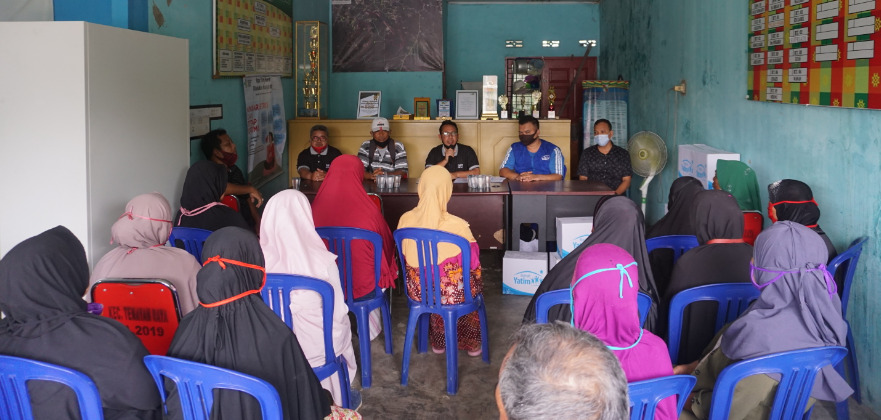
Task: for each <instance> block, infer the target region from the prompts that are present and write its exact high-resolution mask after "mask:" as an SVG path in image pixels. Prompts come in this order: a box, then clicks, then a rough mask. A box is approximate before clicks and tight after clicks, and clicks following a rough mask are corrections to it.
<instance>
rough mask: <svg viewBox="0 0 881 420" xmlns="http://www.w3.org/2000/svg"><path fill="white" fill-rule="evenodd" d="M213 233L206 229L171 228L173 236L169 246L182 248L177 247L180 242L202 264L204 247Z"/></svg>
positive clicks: (169, 238) (169, 237) (170, 237)
mask: <svg viewBox="0 0 881 420" xmlns="http://www.w3.org/2000/svg"><path fill="white" fill-rule="evenodd" d="M212 233H214V232H211V231H210V230H205V229H196V228H188V227H180V226H175V227H173V228H171V235H169V236H168V246H173V247H177V248H180V247H179V246H177V241H180V242H181V244H182V245H183V249H185V250H186V251H187V252H189V253H190V255H192V256H194V257H196V261H198V262H199V264H202V245H203V244H204V243H205V240H207V239H208V237H209V236H211V234H212Z"/></svg>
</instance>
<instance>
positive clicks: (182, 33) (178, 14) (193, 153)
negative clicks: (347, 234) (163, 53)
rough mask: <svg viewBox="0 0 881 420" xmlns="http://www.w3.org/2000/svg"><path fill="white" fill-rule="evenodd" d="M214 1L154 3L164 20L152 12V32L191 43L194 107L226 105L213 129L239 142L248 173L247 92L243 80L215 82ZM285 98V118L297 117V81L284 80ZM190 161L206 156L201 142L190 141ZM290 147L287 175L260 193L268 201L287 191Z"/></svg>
mask: <svg viewBox="0 0 881 420" xmlns="http://www.w3.org/2000/svg"><path fill="white" fill-rule="evenodd" d="M213 4H214V2H213V1H212V0H192V1H188V2H183V1H175V2H171V5H168V4H167V2H164V1H163V2H153V3H151V4H150V7H151V9H152V7H156V8H157V9H158V10H159V12H160V13H161V14H162V16H163V18H164V22H163V25H162V26H161V27H160V26H159V25H158V24H157V21H156V19H155V17H154V13H153V11H152V10H151V12H150V32H151V33H156V34H160V35H167V36H173V37H177V38H185V39H188V40H189V47H190V105H209V104H222V105H223V119H220V120H215V121H212V122H211V128H212V129H213V128H225V129H226V130H227V132H229V135H230V137H231V138H232V139H233V141H234V142H235V143H236V150H237V151H238V153H239V161H238V162H237V165H238V166H239V167H240V168H242V171H243V172H244V173H246V174H247V173H248V172H247V165H248V156H247V154H248V147H247V131H246V127H245V124H246V122H245V93H244V88H243V87H242V78H241V77H222V78H218V79H214V78H212V77H211V74H212V50H213V48H214V45H213V42H212V28H213V25H214V24H213V20H212V7H213V6H212V5H213ZM281 80H282V86H283V88H284V97H285V117H286V119H290V118H292V117H293V115H294V114H293V111H294V96H293V92H294V82H293V79H290V78H282V79H281ZM190 146H191V147H190V160H191V161H192V162H195V161H197V160H200V159H203V158H204V156H203V155H202V152H201V151H200V150H199V141H198V140H192V141H191V142H190ZM287 147H288V146H287V145H286V146H285V153H284V154H283V164H284V170H283V175H281V176H279V177H277V178H275V179H274V180H272V181H270V182H269V183H268V184H266V185H265V186H263V187H262V188H261V189H260V190H261V192H262V193H263V195H264V197H265V198H267V199H268V198H269V196H271V195H272V194H274V193H275V192H278V191H280V190H282V189H284V188H287V187H288V186H289V184H290V180H289V179H287V178H288V177H287V175H284V174H286V173H287V172H288V153H287V151H288V150H287Z"/></svg>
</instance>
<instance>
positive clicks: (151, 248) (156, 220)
mask: <svg viewBox="0 0 881 420" xmlns="http://www.w3.org/2000/svg"><path fill="white" fill-rule="evenodd" d="M171 223H172V221H171V207H170V206H169V205H168V200H166V199H165V197H163V196H162V194H159V193H155V192H154V193H150V194H141V195H139V196H137V197H135V198H133V199H132V200H131V201H129V202H128V204H126V205H125V213H123V214H122V216H120V217H119V219H118V220H117V221H116V223H114V224H113V227H112V228H110V232H111V238H112V239H111V242H112V243H116V244H119V246H117V247H116V248H115V249H113V250H111V251H110V252H108V253H107V254H106V255H104V257H103V258H101V260H100V261H98V264H96V265H95V269H94V270H93V271H92V276H91V278H89V289H90V290H91V287H92V285H93V284H95V283H96V282H98V280H102V279H122V278H126V279H163V280H167V281H168V282H169V283H171V285H172V286H174V288H175V289H176V290H177V297H178V300H179V301H180V310H181V315H185V314H187V313H189V312H190V311H192V310H193V309H195V308H196V306H197V305H198V304H199V299H198V297H197V296H196V273H198V272H199V269H200V268H202V267H201V266H200V265H199V263H198V262H197V261H196V259H195V258H193V256H192V255H190V254H188V253H187V252H186V251H184V250H182V249H178V248H175V247H171V246H165V242H167V241H168V235H169V234H170V233H171ZM87 295H88V293H87ZM87 299H88V300H91V299H90V296H87Z"/></svg>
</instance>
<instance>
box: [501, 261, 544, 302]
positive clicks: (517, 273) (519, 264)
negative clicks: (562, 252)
mask: <svg viewBox="0 0 881 420" xmlns="http://www.w3.org/2000/svg"><path fill="white" fill-rule="evenodd" d="M547 273H548V253H547V252H521V251H505V258H504V259H502V293H503V294H506V295H525V296H532V295H534V294H535V290H536V289H538V285H539V284H541V281H542V280H544V278H545V275H546V274H547Z"/></svg>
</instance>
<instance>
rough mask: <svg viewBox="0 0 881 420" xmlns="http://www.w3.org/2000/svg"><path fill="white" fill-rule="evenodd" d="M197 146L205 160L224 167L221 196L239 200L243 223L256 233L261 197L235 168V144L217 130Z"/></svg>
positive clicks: (261, 202)
mask: <svg viewBox="0 0 881 420" xmlns="http://www.w3.org/2000/svg"><path fill="white" fill-rule="evenodd" d="M199 146H200V147H201V149H202V153H203V154H204V155H205V158H206V159H208V160H210V161H212V162H214V163H218V164H221V165H223V166H225V167H226V174H227V183H226V189H225V190H224V192H223V195H234V196H236V198H238V200H239V204H240V206H239V213H241V215H242V218H244V219H245V223H247V224H248V226H250V227H251V228H252V229H253V230H254V232H255V233H256V232H257V231H259V229H260V213H259V212H258V211H257V207H260V205H261V204H263V195H262V194H260V191H258V190H257V189H256V188H254V187H253V186H252V185H251V184H249V183H248V182H247V181H245V175H244V174H243V173H242V170H241V169H239V167H238V166H236V161H237V160H238V159H239V155H238V153H236V144H235V143H233V141H232V139H231V138H230V137H229V135H228V134H227V133H226V130H224V129H222V128H218V129H216V130H211V131H209V132H208V133H207V134H205V135H204V136H202V141H201V142H200V144H199Z"/></svg>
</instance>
